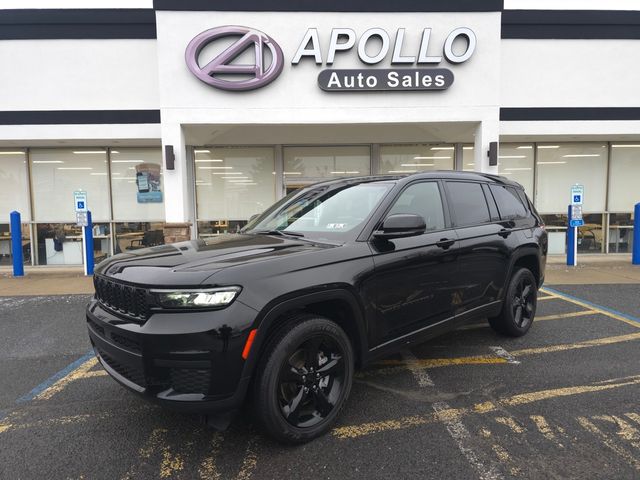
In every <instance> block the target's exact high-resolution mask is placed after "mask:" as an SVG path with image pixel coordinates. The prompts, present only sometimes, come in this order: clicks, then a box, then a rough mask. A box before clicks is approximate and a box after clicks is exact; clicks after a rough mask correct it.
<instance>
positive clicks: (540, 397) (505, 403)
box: [332, 375, 640, 439]
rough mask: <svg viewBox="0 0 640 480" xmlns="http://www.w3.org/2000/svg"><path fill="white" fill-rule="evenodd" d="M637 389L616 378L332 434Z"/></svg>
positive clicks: (635, 380)
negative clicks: (624, 389) (564, 398)
mask: <svg viewBox="0 0 640 480" xmlns="http://www.w3.org/2000/svg"><path fill="white" fill-rule="evenodd" d="M636 385H640V375H635V376H631V377H626V378H614V379H609V380H605V381H600V382H593V383H590V384H587V385H577V386H570V387H561V388H553V389H546V390H538V391H532V392H525V393H520V394H516V395H512V396H509V397H503V398H500V399H498V400H494V401H487V402H482V403H476V404H475V405H473V406H472V407H470V408H451V409H448V410H443V411H440V412H438V413H433V414H428V415H414V416H410V417H403V418H399V419H391V420H383V421H379V422H370V423H363V424H360V425H348V426H344V427H337V428H334V429H333V431H332V434H333V435H334V436H335V437H337V438H341V439H347V438H358V437H363V436H366V435H371V434H375V433H379V432H384V431H391V430H402V429H406V428H411V427H416V426H421V425H428V424H433V423H436V422H441V421H443V419H444V418H448V419H457V418H460V417H462V416H465V415H472V414H484V413H490V412H498V411H500V410H501V409H502V408H504V407H514V406H521V405H528V404H531V403H536V402H541V401H545V400H551V399H555V398H562V397H568V396H576V395H583V394H588V393H599V392H604V391H608V390H614V389H618V388H624V387H629V386H636Z"/></svg>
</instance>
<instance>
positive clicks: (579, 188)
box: [571, 185, 584, 205]
mask: <svg viewBox="0 0 640 480" xmlns="http://www.w3.org/2000/svg"><path fill="white" fill-rule="evenodd" d="M583 197H584V185H574V186H572V187H571V205H582V202H583V201H584V199H583Z"/></svg>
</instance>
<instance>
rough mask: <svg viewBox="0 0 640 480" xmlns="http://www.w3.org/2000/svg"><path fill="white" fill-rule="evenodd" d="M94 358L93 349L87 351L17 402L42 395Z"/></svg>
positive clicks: (27, 400)
mask: <svg viewBox="0 0 640 480" xmlns="http://www.w3.org/2000/svg"><path fill="white" fill-rule="evenodd" d="M92 358H95V357H94V354H93V350H92V351H90V352H87V353H86V354H84V355H83V356H82V357H80V358H79V359H77V360H75V361H74V362H71V363H70V364H69V365H67V366H66V367H64V368H63V369H62V370H60V371H59V372H57V373H54V374H53V375H51V376H50V377H49V378H47V379H46V380H45V381H44V382H42V383H41V384H39V385H38V386H36V387H34V388H33V389H32V390H31V391H30V392H29V393H26V394H24V395H23V396H21V397H20V398H18V399H17V400H16V403H18V404H20V403H25V402H30V401H31V400H33V399H34V398H36V397H38V396H39V395H42V394H43V393H44V392H45V391H47V390H48V389H50V388H51V387H52V386H54V385H55V384H57V383H58V382H60V381H61V380H64V378H65V377H67V376H68V375H71V374H73V373H74V372H75V371H76V370H77V369H78V368H81V367H82V366H83V365H85V364H86V363H87V362H88V361H91V359H92Z"/></svg>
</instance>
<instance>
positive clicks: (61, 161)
mask: <svg viewBox="0 0 640 480" xmlns="http://www.w3.org/2000/svg"><path fill="white" fill-rule="evenodd" d="M33 163H64V161H63V160H34V161H33Z"/></svg>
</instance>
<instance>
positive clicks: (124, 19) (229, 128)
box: [0, 0, 640, 265]
mask: <svg viewBox="0 0 640 480" xmlns="http://www.w3.org/2000/svg"><path fill="white" fill-rule="evenodd" d="M602 5H607V2H602ZM0 24H1V25H0V59H2V70H1V72H0V98H1V102H0V103H1V106H0V110H1V111H0V182H1V184H0V185H1V188H0V264H7V263H10V255H11V249H10V244H11V242H10V241H9V225H8V223H9V213H10V212H11V211H14V210H15V211H18V212H20V214H21V220H22V224H23V227H22V236H23V251H24V253H25V262H26V263H28V264H33V265H74V264H80V263H82V248H81V246H80V245H81V241H80V238H81V235H80V229H79V227H77V226H76V213H75V210H74V207H75V206H74V192H77V191H82V192H86V197H87V205H88V208H89V210H90V211H91V213H92V217H93V221H94V225H95V226H94V236H95V238H96V240H95V254H96V258H97V259H101V258H104V257H105V256H109V255H113V254H114V253H119V252H124V251H128V250H135V249H137V248H141V247H144V246H150V245H157V244H161V243H163V242H172V241H176V240H180V239H185V238H194V239H195V238H201V239H203V240H206V239H209V238H212V237H215V236H216V235H219V234H222V233H225V232H235V231H237V230H238V229H239V228H241V227H242V226H243V225H244V224H245V223H246V222H247V220H248V219H249V217H251V216H252V215H254V214H256V213H259V212H261V211H263V210H265V209H266V208H267V207H268V206H269V205H270V204H272V203H273V202H275V201H276V200H278V199H279V198H282V197H283V196H285V195H286V194H287V193H288V192H291V191H293V190H295V189H298V188H300V187H302V186H304V185H308V184H311V183H314V182H318V181H322V180H326V179H332V178H339V177H345V176H362V175H377V174H382V175H385V174H403V173H412V172H417V171H423V170H471V171H473V170H475V171H479V172H488V173H495V174H500V175H504V176H506V177H507V178H509V179H512V180H515V181H517V182H519V183H520V184H522V185H523V186H524V188H525V190H526V192H527V194H528V195H529V196H530V198H531V199H532V200H533V201H534V203H535V205H536V207H537V209H538V211H539V212H540V214H541V215H542V216H543V218H544V219H545V222H546V224H547V229H548V231H549V234H550V251H551V253H558V254H562V253H564V251H565V235H566V224H567V205H568V204H569V203H570V200H571V198H570V191H571V187H572V186H573V185H575V184H579V185H583V186H584V205H583V212H584V219H585V226H584V227H581V228H580V235H579V247H578V248H579V251H580V252H584V253H610V254H616V253H627V252H630V251H631V245H632V242H633V230H632V224H633V207H634V204H635V203H637V202H640V189H638V187H637V185H638V182H639V181H640V11H628V10H611V11H602V10H514V9H506V8H505V5H503V2H502V1H501V0H424V1H416V0H395V1H393V2H383V1H380V0H368V1H362V0H353V1H344V2H338V1H335V0H330V1H326V2H299V1H296V2H294V1H291V0H265V1H258V0H247V1H242V0H240V1H234V2H231V1H229V0H215V1H207V0H182V1H178V0H155V2H154V4H153V8H146V9H143V8H136V9H83V10H75V9H66V10H65V9H59V10H39V9H28V10H24V9H21V10H2V11H0ZM494 142H496V143H495V144H496V145H498V150H497V155H495V156H493V157H492V156H490V155H489V151H490V150H491V147H492V144H494Z"/></svg>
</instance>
